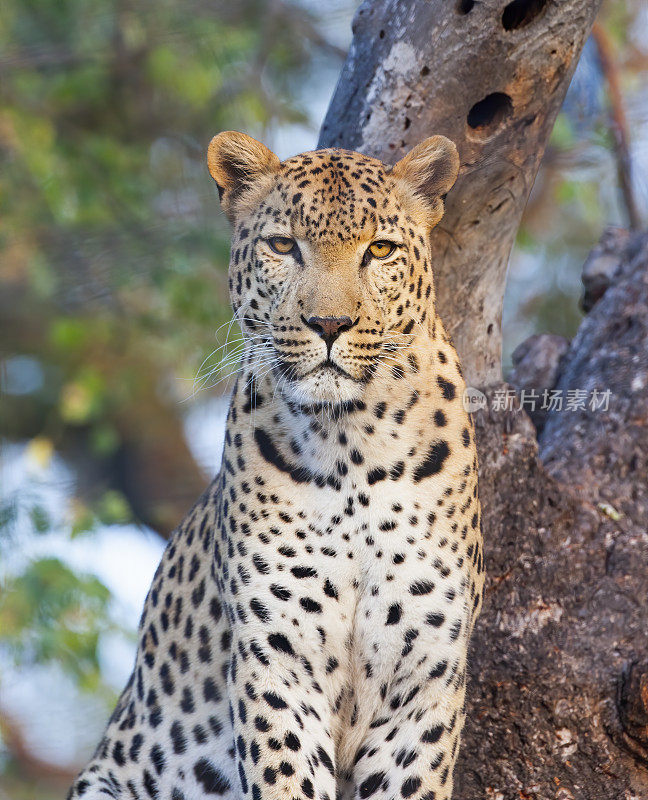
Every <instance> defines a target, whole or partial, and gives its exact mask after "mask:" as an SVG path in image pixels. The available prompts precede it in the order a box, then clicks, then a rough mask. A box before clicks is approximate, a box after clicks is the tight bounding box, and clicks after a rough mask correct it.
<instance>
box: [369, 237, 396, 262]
mask: <svg viewBox="0 0 648 800" xmlns="http://www.w3.org/2000/svg"><path fill="white" fill-rule="evenodd" d="M395 249H396V245H395V244H392V242H387V241H384V240H380V241H378V242H372V243H371V244H370V245H369V252H370V253H371V255H372V256H373V257H374V258H387V256H390V255H391V254H392V253H393V252H394V250H395Z"/></svg>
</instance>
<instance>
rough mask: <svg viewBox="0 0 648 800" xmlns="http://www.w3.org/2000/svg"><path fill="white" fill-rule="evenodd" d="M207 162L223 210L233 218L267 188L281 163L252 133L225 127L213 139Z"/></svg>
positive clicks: (231, 219) (230, 218) (232, 219)
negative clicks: (225, 129) (226, 129)
mask: <svg viewBox="0 0 648 800" xmlns="http://www.w3.org/2000/svg"><path fill="white" fill-rule="evenodd" d="M207 164H208V165H209V172H210V174H211V176H212V178H213V179H214V180H215V181H216V185H217V186H218V194H219V196H220V199H221V205H222V206H223V211H224V212H225V213H226V214H227V217H228V218H229V220H230V221H231V222H233V221H234V219H236V217H237V216H238V215H239V214H240V213H241V212H242V211H243V210H244V209H245V207H246V206H248V205H250V204H252V203H253V202H254V199H255V198H258V193H262V192H264V191H267V190H268V189H269V186H270V179H271V178H272V176H273V175H274V174H276V173H277V172H278V170H279V167H280V161H279V159H278V158H277V156H276V155H275V154H274V153H273V152H272V150H268V148H267V147H266V146H265V145H264V144H261V142H257V140H256V139H253V138H252V137H251V136H248V135H247V134H245V133H238V132H237V131H223V132H222V133H219V134H217V135H216V136H214V138H213V139H212V140H211V142H210V143H209V149H208V150H207Z"/></svg>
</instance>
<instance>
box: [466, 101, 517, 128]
mask: <svg viewBox="0 0 648 800" xmlns="http://www.w3.org/2000/svg"><path fill="white" fill-rule="evenodd" d="M512 111H513V102H512V101H511V98H510V97H509V96H508V95H507V94H504V92H493V93H492V94H488V95H486V97H484V99H483V100H480V101H479V102H478V103H475V105H474V106H473V107H472V108H471V109H470V111H469V112H468V125H469V127H470V128H472V130H473V131H474V132H475V133H476V134H478V135H479V137H480V138H486V137H488V136H491V135H492V134H494V133H495V131H497V129H498V128H499V127H500V126H501V125H502V123H503V122H504V120H506V119H507V118H508V117H509V116H510V115H511V112H512Z"/></svg>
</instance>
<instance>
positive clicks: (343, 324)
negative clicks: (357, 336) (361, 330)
mask: <svg viewBox="0 0 648 800" xmlns="http://www.w3.org/2000/svg"><path fill="white" fill-rule="evenodd" d="M302 320H303V321H304V323H305V324H306V325H308V327H309V328H312V329H313V330H314V331H315V332H316V333H317V335H318V336H321V337H322V339H324V341H325V342H326V346H327V347H328V349H329V350H330V349H331V346H332V344H333V342H334V341H335V340H336V339H337V338H338V336H339V335H340V334H341V333H344V331H348V330H349V329H350V328H351V326H352V325H353V321H352V320H351V317H309V318H308V319H306V318H305V317H302Z"/></svg>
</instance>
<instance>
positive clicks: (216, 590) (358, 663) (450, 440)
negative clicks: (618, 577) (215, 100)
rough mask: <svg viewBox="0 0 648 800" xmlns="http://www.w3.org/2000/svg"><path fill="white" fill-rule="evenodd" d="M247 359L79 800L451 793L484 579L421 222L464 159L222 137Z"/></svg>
mask: <svg viewBox="0 0 648 800" xmlns="http://www.w3.org/2000/svg"><path fill="white" fill-rule="evenodd" d="M207 161H208V167H209V171H210V173H211V177H212V178H213V179H214V181H215V183H216V187H217V189H218V193H219V196H220V202H221V205H222V208H223V210H224V212H225V214H226V216H227V218H228V220H229V223H230V227H231V252H230V263H229V292H230V296H231V302H232V309H233V314H234V316H233V319H234V320H236V322H237V324H238V325H239V326H240V330H241V332H242V334H243V337H244V352H243V355H242V358H241V361H240V369H239V371H238V373H237V376H236V381H235V383H234V386H233V390H232V393H231V401H230V405H229V411H228V415H227V422H226V430H225V440H224V446H223V454H222V463H221V467H220V471H219V472H218V474H217V476H216V477H215V479H214V480H213V482H212V483H211V485H210V486H209V488H208V489H207V490H206V491H205V493H204V494H203V496H202V497H201V498H200V499H199V500H198V502H197V503H196V505H195V506H194V507H193V509H192V510H191V511H190V512H189V513H188V515H187V517H186V518H185V519H184V521H183V522H182V523H181V524H180V525H179V527H178V528H177V530H176V531H175V533H174V534H173V536H172V537H171V538H170V540H169V543H168V546H167V547H166V550H165V552H164V554H163V556H162V559H161V562H160V565H159V567H158V569H157V572H156V573H155V576H154V579H153V581H152V585H151V587H150V590H149V592H148V596H147V599H146V602H145V606H144V610H143V613H142V616H141V621H140V624H139V633H138V645H137V654H136V660H135V666H134V669H133V672H132V675H131V677H130V680H129V681H128V683H127V685H126V687H125V689H124V690H123V693H122V694H121V696H120V699H119V701H118V703H117V706H116V708H115V709H114V712H113V713H112V716H111V717H110V720H109V722H108V725H107V728H106V730H105V733H104V735H103V737H102V739H101V741H100V743H99V745H98V746H97V748H96V751H95V753H94V755H93V757H92V759H91V760H90V762H89V763H88V765H87V766H86V767H85V769H83V771H82V772H81V773H80V774H79V775H78V776H77V778H76V779H75V781H74V784H73V786H72V788H71V790H70V792H69V795H68V798H69V800H77V798H83V800H99V799H100V798H101V799H102V800H103V799H105V798H113V800H127V799H128V800H149V799H150V798H153V799H154V800H156V799H159V800H198V798H205V797H211V796H214V797H220V798H224V800H315V799H316V800H396V799H397V798H403V799H404V800H449V798H451V795H452V792H453V770H454V767H455V763H456V760H457V754H458V750H459V743H460V736H461V732H462V728H463V725H464V721H465V716H466V712H465V695H466V675H467V666H468V645H469V641H470V637H471V633H472V630H473V627H474V624H475V620H476V619H477V616H478V614H479V612H480V608H481V603H482V593H483V582H484V562H483V545H482V537H481V510H480V504H479V498H478V485H477V481H478V462H477V452H476V441H475V427H474V423H473V421H472V419H471V417H470V415H469V413H468V412H467V410H466V409H465V408H464V402H463V400H462V398H463V392H464V388H465V381H464V378H463V376H462V370H461V367H460V363H459V359H458V356H457V353H456V351H455V349H454V347H453V345H452V342H451V339H450V337H449V336H448V334H447V333H446V330H445V328H444V326H443V323H442V322H441V320H440V318H439V315H438V314H437V311H436V308H435V289H434V275H433V273H434V265H433V263H432V255H431V253H432V251H431V246H430V241H431V239H430V236H431V231H432V229H433V228H434V227H435V226H436V225H437V224H438V223H439V221H440V220H441V218H442V216H443V213H444V202H445V198H446V195H447V193H448V192H449V191H450V190H451V188H452V186H453V184H454V182H455V180H456V178H457V175H458V171H459V167H460V164H459V156H458V153H457V148H456V147H455V145H454V144H453V143H452V142H451V141H450V140H449V139H447V138H445V137H443V136H440V135H436V136H431V137H429V138H427V139H425V140H424V141H422V142H421V143H419V144H418V145H416V146H415V147H414V148H413V149H411V150H410V151H409V152H408V153H407V154H406V155H404V156H403V157H402V158H401V159H400V160H398V161H397V162H396V163H395V164H393V165H388V164H385V163H382V162H381V161H379V160H378V159H376V158H373V157H370V156H367V155H362V154H360V153H357V152H352V151H349V150H344V149H336V148H328V149H321V150H315V151H312V152H307V153H303V154H301V155H297V156H294V157H290V158H287V159H286V160H284V161H281V160H280V159H279V157H278V156H277V155H275V154H274V153H273V152H272V151H271V150H270V149H268V148H267V147H265V145H263V144H261V143H260V142H258V141H257V140H255V139H253V138H252V137H250V136H248V135H246V134H243V133H238V132H233V131H228V132H223V133H220V134H218V135H217V136H215V137H214V138H213V139H212V141H211V143H210V144H209V148H208V158H207Z"/></svg>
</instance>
